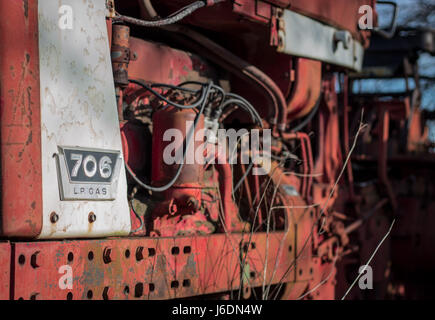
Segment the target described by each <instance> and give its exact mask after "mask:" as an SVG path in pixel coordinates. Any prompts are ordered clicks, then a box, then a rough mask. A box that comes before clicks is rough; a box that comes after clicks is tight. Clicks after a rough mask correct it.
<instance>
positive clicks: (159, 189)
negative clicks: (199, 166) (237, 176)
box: [125, 83, 213, 192]
mask: <svg viewBox="0 0 435 320" xmlns="http://www.w3.org/2000/svg"><path fill="white" fill-rule="evenodd" d="M212 85H213V84H212V83H209V84H208V85H207V88H206V89H205V90H203V91H205V96H206V98H205V99H204V101H202V105H201V109H200V110H199V113H198V114H197V115H196V117H195V120H194V122H193V127H192V128H191V130H190V131H189V132H188V134H187V135H186V147H185V149H184V150H183V161H182V162H181V163H180V165H179V166H178V169H177V173H176V174H175V176H174V177H173V178H172V180H171V181H169V182H168V183H167V184H166V185H164V186H161V187H153V186H150V185H147V184H145V183H143V182H142V181H141V180H140V179H139V178H138V177H137V176H136V175H135V174H134V173H133V171H132V170H131V169H130V168H129V166H128V164H127V163H125V167H126V169H127V171H128V173H129V174H130V176H131V177H132V178H133V180H134V181H136V183H137V184H138V185H139V186H141V187H142V188H145V189H147V190H150V191H153V192H163V191H166V190H168V189H169V188H170V187H172V186H173V185H174V183H175V182H176V181H177V179H178V177H179V176H180V174H181V171H182V170H183V167H184V161H185V159H186V154H187V150H188V149H189V145H190V143H191V141H192V137H193V136H194V134H195V129H196V127H197V124H198V121H199V119H200V117H201V115H202V113H203V112H204V108H205V105H206V104H207V96H208V95H209V93H210V90H211V88H212Z"/></svg>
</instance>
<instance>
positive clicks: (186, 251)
mask: <svg viewBox="0 0 435 320" xmlns="http://www.w3.org/2000/svg"><path fill="white" fill-rule="evenodd" d="M143 249H144V248H143V247H138V248H137V249H136V261H140V260H142V259H143V256H142V251H143ZM191 252H192V248H191V247H190V246H186V247H184V248H183V253H184V254H190V253H191ZM155 254H156V250H155V249H154V248H148V256H149V257H152V256H154V255H155ZM171 254H172V255H178V254H180V248H179V247H172V249H171ZM124 256H125V258H127V259H128V258H130V250H129V249H126V250H125V252H124ZM67 258H68V262H72V261H73V260H74V254H73V253H72V252H69V253H68V257H67ZM88 260H89V261H92V260H94V252H92V251H89V253H88ZM25 262H26V257H25V256H24V255H22V254H21V255H20V256H19V257H18V263H19V264H20V265H24V263H25ZM109 262H110V261H109ZM109 262H106V261H105V263H109ZM179 286H180V283H179V281H178V280H174V281H172V282H171V288H172V289H177V288H178V287H179ZM183 287H184V288H188V287H190V279H184V280H183ZM148 288H149V292H153V291H154V288H155V286H154V284H153V283H150V284H148ZM108 291H109V287H105V288H104V291H103V299H104V300H108V299H109V297H108ZM129 293H130V287H129V286H125V287H124V294H125V295H128V294H129ZM93 295H94V294H93V292H92V290H89V291H88V292H87V294H86V296H87V298H88V299H92V298H93ZM142 295H143V284H142V283H137V284H136V286H135V288H134V296H135V298H140V297H141V296H142ZM66 298H67V300H72V298H73V294H72V293H71V292H68V294H67V297H66ZM35 299H36V296H35V295H32V297H31V300H35Z"/></svg>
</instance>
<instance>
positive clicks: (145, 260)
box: [12, 232, 294, 300]
mask: <svg viewBox="0 0 435 320" xmlns="http://www.w3.org/2000/svg"><path fill="white" fill-rule="evenodd" d="M243 237H244V239H243V243H242V235H240V234H233V235H227V234H216V235H211V236H197V237H182V238H142V239H140V238H124V239H121V238H117V239H107V240H84V241H63V242H61V241H53V242H27V243H15V244H14V257H15V263H14V281H13V283H14V288H13V289H14V290H13V292H14V296H13V297H12V298H13V299H21V298H22V299H26V300H27V299H58V300H65V299H68V298H71V299H105V298H107V299H170V298H181V297H191V296H197V295H204V294H209V293H218V292H225V291H229V290H235V289H237V288H239V287H240V280H241V269H242V268H241V263H242V257H244V255H243V254H242V251H241V250H243V244H245V243H250V244H251V246H250V247H249V250H246V251H244V252H245V253H246V252H248V255H247V258H246V259H243V262H244V264H245V265H247V264H248V265H249V266H250V270H252V271H255V276H254V274H253V276H252V278H251V279H250V280H249V281H248V285H249V286H258V285H262V284H263V273H264V270H266V282H265V283H266V284H267V285H269V283H272V282H273V283H278V282H280V281H284V282H285V281H289V280H290V278H291V277H292V275H293V277H294V272H286V271H287V269H288V267H289V265H291V262H292V258H293V255H294V253H292V252H290V251H289V250H288V248H289V247H290V246H291V247H292V248H294V241H293V240H292V239H294V238H293V237H294V233H293V232H289V233H288V234H286V233H284V232H277V233H270V234H269V236H267V235H266V234H265V233H259V234H255V235H254V237H253V238H252V239H251V240H249V235H245V236H243ZM252 243H254V245H252ZM266 245H268V248H269V249H268V251H267V252H268V254H267V257H268V258H267V261H268V267H265V257H266ZM62 266H70V267H71V270H72V277H73V282H72V285H73V286H72V289H68V288H66V289H64V290H62V289H61V288H60V286H59V280H60V279H61V277H62V276H64V275H65V274H66V273H65V272H66V271H65V269H64V270H62V269H61V267H62ZM64 268H65V267H64ZM60 271H61V272H60ZM272 278H273V280H272Z"/></svg>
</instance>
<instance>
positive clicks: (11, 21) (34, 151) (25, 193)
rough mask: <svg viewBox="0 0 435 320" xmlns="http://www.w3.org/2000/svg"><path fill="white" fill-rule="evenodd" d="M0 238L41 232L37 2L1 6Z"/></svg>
mask: <svg viewBox="0 0 435 320" xmlns="http://www.w3.org/2000/svg"><path fill="white" fill-rule="evenodd" d="M0 14H1V16H2V17H1V18H0V52H1V54H0V99H1V101H0V103H1V115H0V126H1V158H2V159H1V176H2V183H1V197H2V210H1V220H0V221H1V224H0V234H2V235H5V236H11V237H35V236H37V235H38V234H39V233H40V230H41V227H42V214H41V213H42V190H41V188H42V184H41V180H42V178H41V170H42V169H41V133H40V132H41V124H40V123H41V121H40V111H39V107H40V92H39V90H40V89H39V56H38V3H37V1H36V0H25V1H5V0H2V1H0Z"/></svg>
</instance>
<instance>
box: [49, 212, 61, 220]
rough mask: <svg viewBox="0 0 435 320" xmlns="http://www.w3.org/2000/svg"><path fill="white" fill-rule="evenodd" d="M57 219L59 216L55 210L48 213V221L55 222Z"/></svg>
mask: <svg viewBox="0 0 435 320" xmlns="http://www.w3.org/2000/svg"><path fill="white" fill-rule="evenodd" d="M58 220H59V216H58V215H57V213H56V212H54V211H53V212H52V213H51V214H50V221H51V223H56V222H57V221H58Z"/></svg>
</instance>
